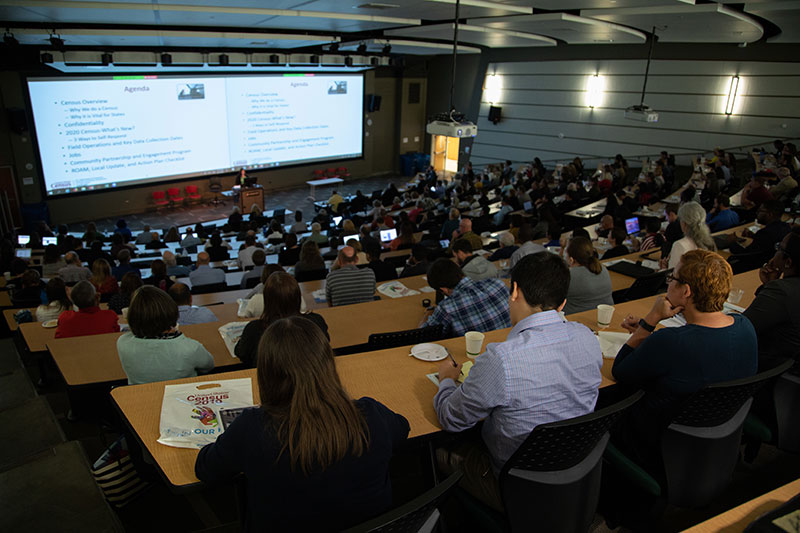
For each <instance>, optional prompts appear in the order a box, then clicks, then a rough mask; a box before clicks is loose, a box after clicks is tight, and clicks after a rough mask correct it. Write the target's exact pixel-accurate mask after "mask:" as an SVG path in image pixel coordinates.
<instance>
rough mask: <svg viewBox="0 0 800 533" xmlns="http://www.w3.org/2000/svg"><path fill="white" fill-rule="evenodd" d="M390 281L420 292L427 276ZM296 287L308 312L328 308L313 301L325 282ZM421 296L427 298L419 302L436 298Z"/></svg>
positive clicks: (322, 303) (381, 282) (377, 293)
mask: <svg viewBox="0 0 800 533" xmlns="http://www.w3.org/2000/svg"><path fill="white" fill-rule="evenodd" d="M392 281H399V282H401V283H402V284H403V285H405V286H406V287H408V288H409V289H414V290H417V291H418V290H420V289H421V288H422V287H427V286H428V281H427V276H425V275H420V276H411V277H408V278H401V279H399V280H392ZM384 283H387V282H385V281H380V282H378V283H377V284H376V285H382V284H384ZM298 285H300V291H301V292H302V294H303V298H304V299H305V302H306V307H307V308H308V309H309V310H310V311H317V310H319V309H324V308H327V307H328V302H315V301H314V294H313V293H314V291H316V290H319V289H324V288H325V280H324V279H320V280H315V281H303V282H301V283H299V284H298ZM375 294H376V295H378V296H379V297H380V298H381V300H402V299H403V298H389V297H388V296H384V295H383V294H381V293H380V292H379V291H377V290H376V291H375ZM422 294H426V295H427V296H423V297H421V298H420V302H421V301H422V298H430V299H431V300H433V299H435V298H436V294H435V293H433V292H428V293H424V292H423V293H422ZM344 307H347V308H348V309H349V308H351V307H352V305H348V306H344ZM395 331H399V329H397V330H395Z"/></svg>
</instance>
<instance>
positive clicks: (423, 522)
mask: <svg viewBox="0 0 800 533" xmlns="http://www.w3.org/2000/svg"><path fill="white" fill-rule="evenodd" d="M461 475H462V474H461V472H455V473H453V474H451V475H450V476H449V477H448V478H447V479H445V480H444V481H442V482H441V483H439V484H438V485H436V486H435V487H433V488H432V489H430V490H429V491H427V492H425V493H424V494H422V495H420V496H417V497H416V498H414V499H413V500H411V501H410V502H408V503H407V504H405V505H402V506H400V507H398V508H397V509H393V510H391V511H389V512H388V513H385V514H382V515H381V516H378V517H377V518H373V519H372V520H369V521H367V522H364V523H363V524H360V525H358V526H355V527H352V528H350V529H346V530H344V533H370V532H387V533H388V532H391V533H423V532H426V533H427V532H430V531H433V528H434V527H436V523H437V522H438V521H439V516H440V515H439V509H438V507H439V506H440V505H441V504H442V503H443V502H444V501H445V500H446V499H447V498H448V497H449V496H450V493H451V491H452V490H453V488H455V486H456V483H458V482H459V481H460V480H461Z"/></svg>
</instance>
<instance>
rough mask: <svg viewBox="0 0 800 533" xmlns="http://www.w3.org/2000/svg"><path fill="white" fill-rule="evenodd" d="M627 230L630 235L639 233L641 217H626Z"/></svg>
mask: <svg viewBox="0 0 800 533" xmlns="http://www.w3.org/2000/svg"><path fill="white" fill-rule="evenodd" d="M625 231H627V232H628V235H636V234H637V233H639V217H633V218H626V219H625Z"/></svg>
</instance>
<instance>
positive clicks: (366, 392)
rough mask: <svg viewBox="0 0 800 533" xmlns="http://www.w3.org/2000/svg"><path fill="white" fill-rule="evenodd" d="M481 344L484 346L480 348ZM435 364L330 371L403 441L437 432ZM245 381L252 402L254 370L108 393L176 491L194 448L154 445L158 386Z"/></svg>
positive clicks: (394, 362)
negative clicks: (385, 414) (401, 423)
mask: <svg viewBox="0 0 800 533" xmlns="http://www.w3.org/2000/svg"><path fill="white" fill-rule="evenodd" d="M509 331H510V328H506V329H502V330H497V331H491V332H489V333H486V341H485V343H488V342H499V341H503V340H505V338H506V336H507V335H508V332H509ZM485 343H484V346H485ZM439 344H442V345H443V346H446V347H447V348H448V349H449V350H450V353H452V354H453V357H455V359H456V360H457V361H466V359H467V358H466V353H465V344H464V338H463V337H459V338H456V339H448V340H444V341H440V342H439ZM438 365H439V363H428V362H424V361H419V360H417V359H415V358H413V357H410V356H409V355H408V347H401V348H392V349H389V350H379V351H376V352H368V353H361V354H354V355H347V356H342V357H337V358H336V368H337V370H338V372H339V376H340V377H341V380H342V384H343V385H344V387H345V388H346V389H347V391H348V392H349V393H350V395H351V396H352V397H353V398H360V397H362V396H369V397H371V398H375V399H376V400H378V401H379V402H381V403H383V404H384V405H386V406H387V407H388V408H389V409H391V410H393V411H395V412H397V413H400V414H402V415H403V416H405V417H406V418H407V419H408V423H409V425H410V426H411V431H410V433H409V438H414V437H421V436H425V435H430V434H433V433H437V432H439V431H441V427H440V426H439V421H438V419H437V417H436V412H435V411H434V409H433V397H434V395H435V394H436V391H437V388H436V385H434V384H433V383H431V381H430V380H429V379H428V378H427V376H426V374H429V373H431V372H436V369H437V367H438ZM610 376H611V361H609V360H604V361H603V381H602V384H601V387H605V386H608V385H611V384H613V381H612V379H611V377H610ZM242 377H249V378H252V380H253V399H254V400H255V401H256V402H257V401H258V385H257V379H256V371H255V370H254V369H250V370H242V371H236V372H226V373H223V374H217V375H214V376H202V377H197V378H187V379H180V380H175V381H166V382H160V383H148V384H145V385H129V386H125V387H118V388H116V389H114V390H113V391H111V396H112V398H113V399H114V402H116V404H117V406H118V407H119V409H120V411H121V413H122V416H123V417H124V418H125V419H126V420H127V423H128V424H129V425H130V427H131V428H132V430H133V432H134V433H136V435H137V436H138V437H139V439H140V440H141V441H142V442H143V443H144V445H145V446H146V447H147V449H148V451H149V452H150V454H151V455H152V456H153V458H154V459H155V461H156V463H157V464H158V465H159V467H160V468H161V470H162V471H163V472H164V475H165V477H166V478H167V480H169V482H170V483H172V485H174V486H176V487H186V486H187V485H192V484H195V483H198V480H197V478H196V477H195V475H194V462H195V459H196V457H197V450H190V449H184V448H172V447H169V446H164V445H162V444H159V443H158V442H156V440H157V439H158V436H159V431H158V424H159V419H160V416H161V403H162V401H163V399H164V385H169V384H175V383H190V382H196V381H214V380H219V379H235V378H242Z"/></svg>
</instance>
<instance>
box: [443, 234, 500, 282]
mask: <svg viewBox="0 0 800 533" xmlns="http://www.w3.org/2000/svg"><path fill="white" fill-rule="evenodd" d="M453 255H454V256H455V257H456V259H457V260H458V264H459V266H460V267H461V271H462V272H463V273H464V275H465V276H467V277H468V278H469V279H471V280H473V281H478V280H481V279H488V278H496V277H497V267H495V266H494V265H493V264H492V263H490V262H489V261H487V260H486V258H485V257H483V256H480V255H477V254H473V253H472V244H470V242H469V241H468V240H466V239H459V240H457V241H455V242H454V243H453Z"/></svg>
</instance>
